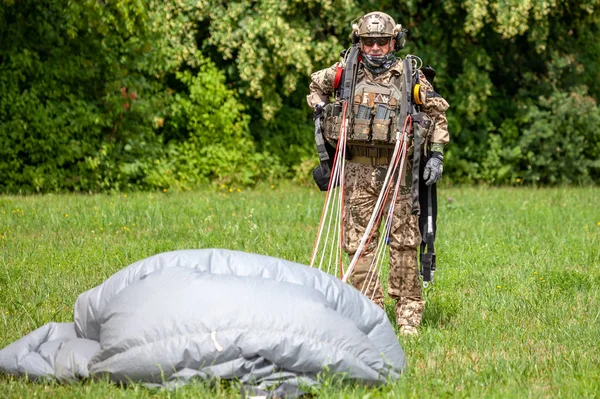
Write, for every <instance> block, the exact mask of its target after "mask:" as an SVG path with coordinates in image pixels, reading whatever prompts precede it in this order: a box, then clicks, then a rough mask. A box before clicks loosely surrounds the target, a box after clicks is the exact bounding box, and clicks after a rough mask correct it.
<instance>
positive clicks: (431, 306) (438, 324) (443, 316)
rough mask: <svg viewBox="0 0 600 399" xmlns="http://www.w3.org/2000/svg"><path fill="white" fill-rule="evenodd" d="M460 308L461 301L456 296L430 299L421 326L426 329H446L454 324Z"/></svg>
mask: <svg viewBox="0 0 600 399" xmlns="http://www.w3.org/2000/svg"><path fill="white" fill-rule="evenodd" d="M460 307H461V306H460V299H459V298H458V297H456V296H451V295H443V296H434V297H432V298H428V299H427V303H426V304H425V311H424V312H423V320H422V321H421V324H422V325H423V326H424V327H433V328H444V327H446V326H448V325H449V324H450V323H451V322H452V320H453V319H454V318H455V316H456V315H457V314H458V312H459V310H460Z"/></svg>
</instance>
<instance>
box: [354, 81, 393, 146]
mask: <svg viewBox="0 0 600 399" xmlns="http://www.w3.org/2000/svg"><path fill="white" fill-rule="evenodd" d="M400 98H401V93H400V90H399V88H397V87H396V86H395V85H394V84H393V83H390V84H387V85H383V84H377V83H372V82H367V81H366V80H360V81H359V82H357V84H356V89H355V91H354V101H353V107H354V118H353V120H352V123H351V126H352V127H351V129H350V132H349V135H348V142H349V144H352V143H357V144H365V142H367V143H374V144H392V143H394V142H395V137H394V135H393V132H392V130H393V126H394V121H395V118H396V114H397V112H398V105H399V103H400Z"/></svg>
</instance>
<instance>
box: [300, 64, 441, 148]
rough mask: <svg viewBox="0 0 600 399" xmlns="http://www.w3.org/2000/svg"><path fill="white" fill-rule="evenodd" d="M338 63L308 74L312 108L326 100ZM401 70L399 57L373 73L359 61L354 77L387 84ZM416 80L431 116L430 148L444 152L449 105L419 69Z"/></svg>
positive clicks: (390, 82)
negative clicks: (386, 68)
mask: <svg viewBox="0 0 600 399" xmlns="http://www.w3.org/2000/svg"><path fill="white" fill-rule="evenodd" d="M338 65H342V64H341V63H336V64H334V65H332V66H330V67H329V68H325V69H322V70H320V71H317V72H314V73H313V74H312V75H311V82H310V86H309V89H310V93H309V94H308V95H307V96H306V101H307V102H308V105H309V106H310V107H312V108H314V107H315V106H316V105H317V104H319V103H321V102H323V103H325V104H327V103H329V100H330V98H331V95H332V94H333V90H334V87H333V84H334V79H335V75H336V72H337V67H338ZM403 70H404V66H403V63H402V60H401V59H398V61H396V63H395V64H394V65H393V66H392V67H391V68H390V69H389V70H387V71H386V72H383V73H381V74H378V75H374V74H373V73H371V72H370V71H369V70H368V69H367V68H365V67H364V65H363V64H362V63H359V72H358V78H357V79H368V80H369V81H371V82H373V83H378V84H384V85H389V84H392V78H394V77H395V76H401V75H402V73H403ZM419 80H420V83H421V88H420V91H419V94H420V97H421V101H422V103H423V105H422V106H421V107H422V110H423V112H425V113H426V114H427V115H429V117H431V119H432V121H433V123H434V128H433V132H432V134H431V137H430V139H429V142H430V143H431V149H432V150H434V151H439V152H443V145H445V144H447V143H448V141H449V140H450V134H449V133H448V121H447V119H446V110H447V109H448V108H449V107H450V105H449V104H448V102H447V101H446V100H445V99H444V98H442V97H441V96H440V95H439V94H437V93H436V92H435V91H434V90H433V86H432V85H431V83H429V81H427V79H426V78H425V75H423V73H422V72H421V71H419ZM428 93H429V94H428Z"/></svg>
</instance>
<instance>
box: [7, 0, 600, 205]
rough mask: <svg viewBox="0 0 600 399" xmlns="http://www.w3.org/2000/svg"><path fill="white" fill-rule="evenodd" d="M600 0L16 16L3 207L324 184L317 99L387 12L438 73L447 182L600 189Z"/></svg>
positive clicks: (94, 7) (258, 0)
mask: <svg viewBox="0 0 600 399" xmlns="http://www.w3.org/2000/svg"><path fill="white" fill-rule="evenodd" d="M599 7H600V1H599V0H577V1H575V0H567V1H557V0H544V1H538V0H502V1H500V0H445V1H425V0H420V1H419V0H400V1H394V2H391V1H380V2H373V1H366V0H362V1H356V2H355V1H350V0H307V1H294V0H281V1H272V0H237V1H226V2H224V1H215V0H174V1H169V2H164V1H162V0H114V1H98V0H81V1H70V0H19V1H16V0H0V43H2V44H1V46H0V91H1V93H2V94H1V96H0V192H4V193H18V192H21V193H28V192H56V191H85V192H99V191H107V190H126V191H127V190H138V189H164V188H170V189H174V188H175V189H181V190H185V189H191V188H194V187H197V186H198V185H201V184H205V183H208V182H210V183H216V184H219V185H220V184H226V185H229V184H238V185H243V186H249V185H253V184H255V183H256V182H258V181H268V182H273V181H276V180H277V179H280V178H292V179H295V180H296V181H297V182H307V180H308V179H309V176H310V175H309V171H310V169H311V167H312V166H314V165H315V164H316V159H317V158H316V155H315V154H314V144H313V142H312V141H313V137H312V136H313V133H312V118H311V110H310V109H309V108H308V107H307V106H306V104H305V95H306V93H307V90H308V88H307V86H308V82H309V75H310V73H311V72H312V71H315V70H318V69H321V68H324V67H326V66H329V65H331V64H332V63H334V62H335V61H337V57H338V54H339V52H340V51H341V50H342V49H344V48H345V47H347V46H348V45H349V39H348V38H349V34H350V25H351V22H352V20H354V19H355V18H357V17H358V16H360V15H362V14H363V13H365V12H367V11H372V10H373V9H376V8H377V9H381V10H384V11H386V12H388V13H389V14H391V15H392V16H393V17H394V18H395V19H396V20H397V21H398V22H400V23H402V24H403V25H404V26H405V27H406V28H408V29H409V41H408V46H407V48H406V49H405V50H403V51H402V55H404V54H406V53H413V54H417V55H419V56H420V57H421V58H422V59H423V61H424V63H425V64H431V65H432V66H433V67H434V68H435V69H436V70H437V71H438V76H437V78H436V82H435V83H436V89H437V91H439V92H440V93H442V94H443V96H444V97H446V98H447V99H448V100H449V102H450V104H451V108H450V110H449V111H448V119H449V125H450V131H451V135H452V143H451V144H450V145H449V147H448V149H447V156H446V164H445V169H446V172H447V173H446V180H447V181H449V180H451V181H452V182H456V183H463V182H469V183H479V182H484V183H488V184H536V185H541V184H562V183H592V182H596V183H597V182H599V181H600V129H599V128H598V127H599V126H600V111H599V108H598V105H597V100H598V95H599V93H600V75H599V71H600V62H599V61H600V60H599V57H600V56H599V54H600V41H598V40H597V37H598V35H599V33H600V32H599V31H600V29H599V28H600V12H598V11H599V10H598V9H599Z"/></svg>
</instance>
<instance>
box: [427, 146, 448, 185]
mask: <svg viewBox="0 0 600 399" xmlns="http://www.w3.org/2000/svg"><path fill="white" fill-rule="evenodd" d="M443 171H444V155H442V153H441V152H437V151H433V152H432V153H431V157H430V158H429V161H427V164H426V165H425V170H424V171H423V179H425V184H426V185H428V186H431V185H432V184H434V183H436V182H437V181H439V180H440V179H441V178H442V172H443Z"/></svg>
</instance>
